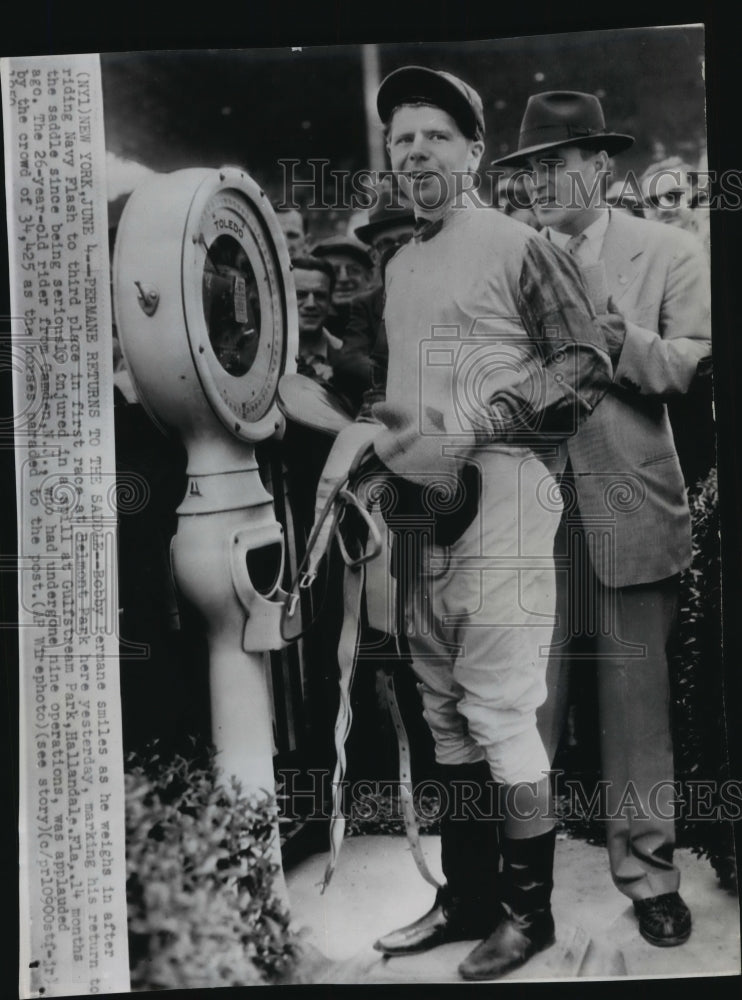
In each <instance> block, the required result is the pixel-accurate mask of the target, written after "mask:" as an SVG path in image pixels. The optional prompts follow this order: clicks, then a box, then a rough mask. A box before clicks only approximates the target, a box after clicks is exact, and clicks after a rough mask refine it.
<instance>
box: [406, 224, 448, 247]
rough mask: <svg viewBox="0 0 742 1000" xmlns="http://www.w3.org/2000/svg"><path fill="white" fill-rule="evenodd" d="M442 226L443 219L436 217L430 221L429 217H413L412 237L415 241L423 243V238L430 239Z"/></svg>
mask: <svg viewBox="0 0 742 1000" xmlns="http://www.w3.org/2000/svg"><path fill="white" fill-rule="evenodd" d="M442 227H443V219H436V220H435V221H431V220H430V219H415V229H414V231H413V234H412V236H413V238H414V240H415V242H420V243H424V242H425V240H432V238H433V237H434V236H435V234H436V233H439V232H440V231H441V229H442Z"/></svg>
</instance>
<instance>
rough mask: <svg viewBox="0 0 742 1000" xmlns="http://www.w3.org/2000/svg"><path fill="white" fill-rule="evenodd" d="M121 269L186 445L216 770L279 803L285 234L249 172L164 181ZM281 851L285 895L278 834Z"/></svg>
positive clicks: (292, 303) (132, 210)
mask: <svg viewBox="0 0 742 1000" xmlns="http://www.w3.org/2000/svg"><path fill="white" fill-rule="evenodd" d="M113 273H114V303H115V316H116V324H117V328H118V333H119V337H120V342H121V348H122V352H123V355H124V360H125V361H126V365H127V367H128V369H129V371H130V374H131V378H132V382H133V385H134V387H135V390H136V392H137V396H138V398H139V400H140V401H141V403H142V404H143V406H144V407H145V409H146V410H147V412H148V413H149V415H150V417H151V418H152V420H153V421H154V422H155V423H156V424H157V425H158V426H159V427H160V429H162V430H163V431H165V433H171V432H173V433H175V434H177V435H178V436H179V437H180V438H181V439H182V441H183V443H184V445H185V447H186V450H187V452H188V467H187V474H188V486H187V489H186V495H185V497H184V499H183V502H182V503H181V505H180V507H179V508H178V511H177V513H178V528H177V532H176V534H175V537H174V539H173V543H172V549H171V561H172V568H173V573H174V576H175V580H176V583H177V586H178V588H179V590H180V592H181V593H182V594H183V596H184V597H185V598H187V600H188V601H190V602H191V603H192V604H193V605H194V606H195V607H196V608H197V609H198V610H199V611H200V613H201V614H202V615H203V617H204V619H205V621H206V623H207V633H208V645H209V672H210V691H211V715H212V736H213V742H214V744H215V746H216V748H217V751H218V756H217V765H218V766H219V768H220V769H221V771H222V776H223V783H224V784H225V786H227V787H228V786H229V784H230V778H232V777H234V778H235V779H236V782H237V786H238V787H239V789H240V791H241V793H242V794H243V795H248V796H250V795H256V796H264V795H266V794H268V795H271V796H273V795H274V794H275V786H274V776H273V734H272V722H271V720H272V711H271V700H270V696H269V690H268V682H269V678H268V656H267V651H268V650H271V649H278V648H280V647H281V646H282V645H284V644H285V641H284V640H283V639H282V638H281V635H280V618H281V613H282V610H283V606H284V603H285V600H286V594H285V593H284V591H283V590H281V587H280V583H281V579H282V575H283V554H284V538H283V530H282V528H281V525H280V524H279V523H278V521H277V520H276V518H275V515H274V511H273V504H272V497H271V496H270V494H269V493H268V492H267V491H266V489H265V487H264V486H263V483H262V481H261V478H260V473H259V470H258V465H257V462H256V459H255V442H257V441H261V440H265V439H266V438H268V437H270V436H272V435H275V434H279V433H281V431H282V429H283V418H282V417H281V415H280V413H279V411H278V409H277V406H276V403H275V395H276V388H277V384H278V380H279V378H280V376H281V375H282V374H283V373H284V372H285V371H287V370H291V367H292V365H293V359H294V357H295V355H296V352H297V337H298V334H297V326H296V324H297V320H296V297H295V292H294V287H293V281H292V279H291V265H290V262H289V258H288V253H287V251H286V247H285V244H284V241H283V236H282V234H281V230H280V227H279V225H278V223H277V221H276V219H275V216H274V215H273V211H272V209H271V207H270V204H269V203H268V200H267V199H266V197H265V194H264V192H262V191H261V190H260V189H259V188H258V186H257V185H256V184H255V183H254V182H253V181H252V180H251V179H250V178H249V177H248V176H247V175H246V174H245V173H244V172H243V171H240V170H238V169H235V168H223V169H222V170H219V171H216V170H201V169H197V170H181V171H177V172H175V173H173V174H168V175H158V176H155V177H152V178H149V179H148V180H147V181H146V182H145V183H144V184H142V185H141V186H140V187H139V188H137V190H136V191H134V193H133V194H132V195H131V197H130V199H129V201H128V202H127V205H126V207H125V209H124V213H123V215H122V218H121V222H120V225H119V231H118V234H117V240H116V248H115V253H114V262H113ZM297 619H298V616H297ZM295 628H296V631H297V632H298V630H299V628H300V622H299V621H298V620H297V621H296V623H295ZM272 850H273V857H274V860H275V862H276V864H277V865H278V875H277V878H276V884H275V888H276V891H277V892H278V893H279V894H280V895H283V896H284V898H285V897H286V887H285V882H284V879H283V871H282V867H281V856H280V843H279V837H278V830H277V827H276V830H275V835H274V838H273V844H272Z"/></svg>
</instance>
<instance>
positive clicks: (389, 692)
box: [383, 673, 441, 889]
mask: <svg viewBox="0 0 742 1000" xmlns="http://www.w3.org/2000/svg"><path fill="white" fill-rule="evenodd" d="M383 691H384V699H385V701H386V706H387V708H388V710H389V714H390V715H391V717H392V723H393V724H394V729H395V732H396V733H397V749H398V751H399V798H400V802H401V804H402V816H403V817H404V825H405V833H406V834H407V841H408V843H409V845H410V851H411V852H412V857H413V858H414V860H415V864H416V865H417V870H418V871H419V872H420V874H421V875H422V877H423V878H424V879H425V881H426V882H429V883H430V885H432V886H433V887H434V888H435V889H440V888H441V884H440V882H438V880H437V879H436V878H435V876H434V875H433V874H432V873H431V871H430V869H429V868H428V865H427V862H426V861H425V855H424V854H423V850H422V845H421V844H420V831H419V829H418V826H417V816H416V815H415V805H414V801H413V797H412V757H411V754H410V741H409V737H408V736H407V730H406V729H405V724H404V720H403V719H402V713H401V712H400V710H399V702H398V701H397V694H396V692H395V690H394V675H393V674H391V673H385V674H384V686H383Z"/></svg>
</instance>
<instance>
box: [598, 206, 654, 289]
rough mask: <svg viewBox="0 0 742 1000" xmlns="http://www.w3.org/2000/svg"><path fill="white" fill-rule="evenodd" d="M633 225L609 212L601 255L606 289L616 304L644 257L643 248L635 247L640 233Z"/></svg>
mask: <svg viewBox="0 0 742 1000" xmlns="http://www.w3.org/2000/svg"><path fill="white" fill-rule="evenodd" d="M632 221H633V220H629V219H627V218H626V217H625V216H624V215H623V214H622V213H621V212H611V217H610V220H609V222H608V228H607V229H606V232H605V238H604V240H603V249H602V250H601V252H600V257H601V260H602V261H603V262H604V263H605V272H606V281H607V283H608V288H609V290H610V294H611V296H612V297H613V301H614V302H615V303H616V304H618V302H619V301H620V299H621V297H622V296H623V295H624V294H625V292H626V291H627V290H628V289H629V287H630V286H631V284H632V282H633V281H634V280H635V279H636V277H637V275H638V274H639V271H640V267H641V258H642V256H643V254H644V247H643V246H637V243H638V242H639V241H638V240H637V236H638V235H639V233H638V232H637V227H635V226H633V225H632V224H631V222H632Z"/></svg>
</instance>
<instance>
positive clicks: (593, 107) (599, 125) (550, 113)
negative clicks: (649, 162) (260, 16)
mask: <svg viewBox="0 0 742 1000" xmlns="http://www.w3.org/2000/svg"><path fill="white" fill-rule="evenodd" d="M633 142H634V137H633V136H631V135H622V134H621V133H619V132H607V131H606V127H605V118H604V117H603V108H602V107H601V105H600V101H599V100H598V98H597V97H595V95H594V94H582V93H580V92H579V91H576V90H549V91H546V92H545V93H543V94H534V95H533V97H529V98H528V104H527V105H526V110H525V114H524V115H523V121H522V122H521V125H520V135H519V136H518V151H517V152H515V153H509V154H508V156H502V157H500V159H499V160H493V161H492V164H491V166H493V167H494V166H506V165H508V166H515V165H517V164H519V163H522V161H523V160H525V158H526V157H528V156H533V155H534V154H535V153H543V152H545V151H546V150H548V149H556V148H557V147H558V146H592V147H594V148H596V149H604V150H605V151H606V152H607V153H608V155H609V156H613V154H614V153H620V152H621V151H622V150H624V149H628V148H629V146H631V145H632V144H633Z"/></svg>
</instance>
